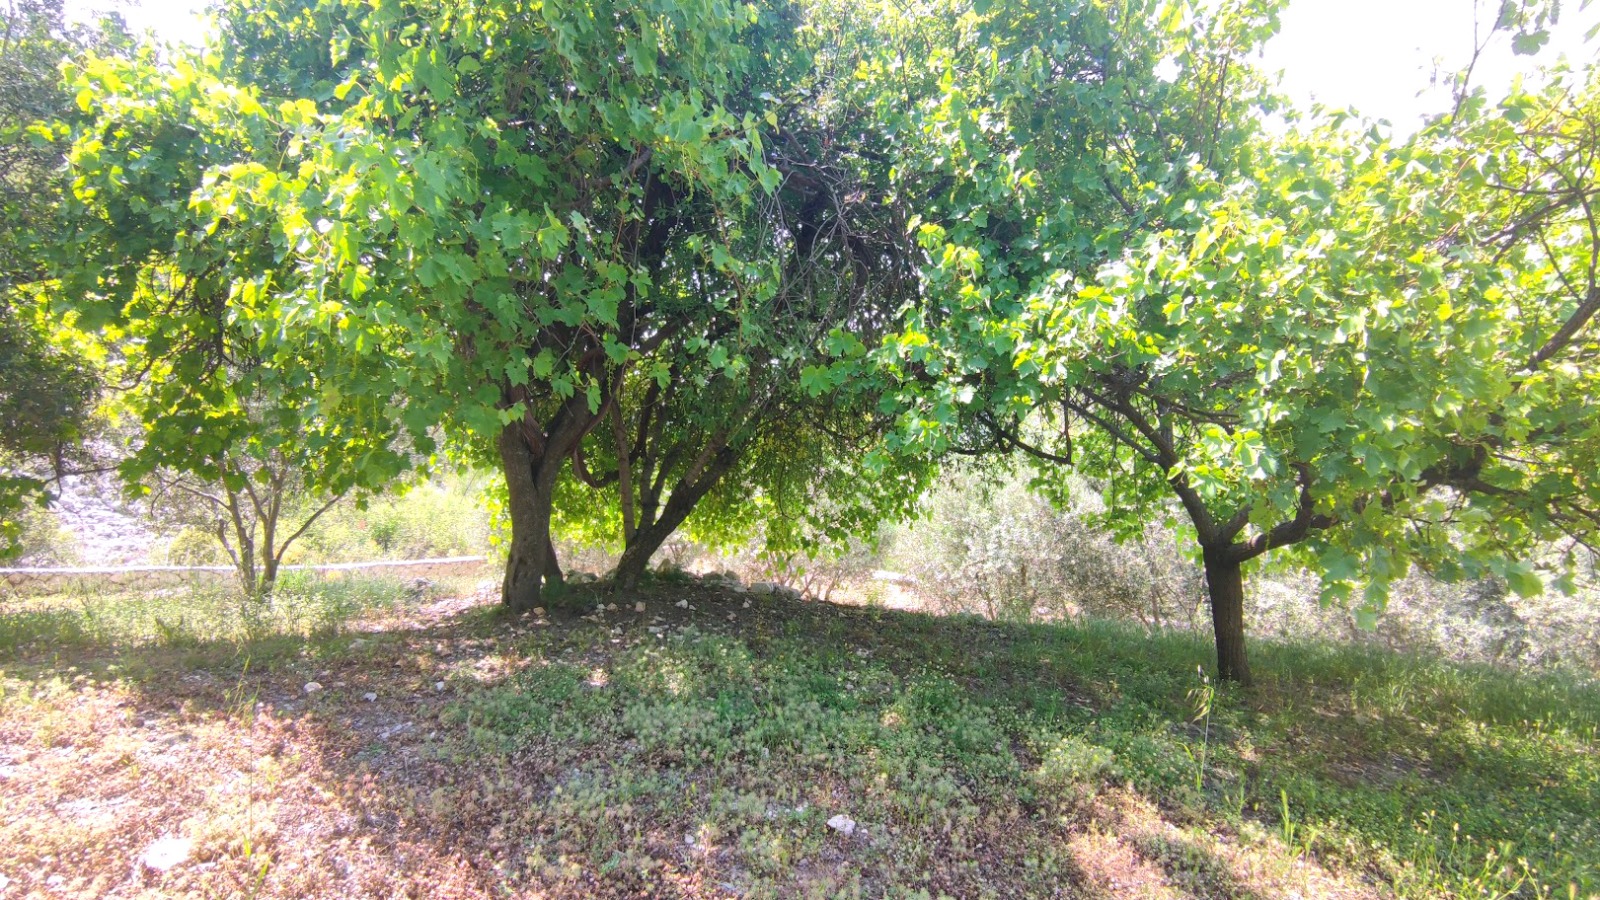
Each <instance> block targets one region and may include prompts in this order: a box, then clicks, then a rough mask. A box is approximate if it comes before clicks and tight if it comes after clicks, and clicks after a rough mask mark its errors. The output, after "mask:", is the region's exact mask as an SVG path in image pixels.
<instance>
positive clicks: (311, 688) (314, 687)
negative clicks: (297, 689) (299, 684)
mask: <svg viewBox="0 0 1600 900" xmlns="http://www.w3.org/2000/svg"><path fill="white" fill-rule="evenodd" d="M320 690H322V684H321V683H320V682H316V681H308V682H306V693H308V694H315V693H316V692H317V691H320Z"/></svg>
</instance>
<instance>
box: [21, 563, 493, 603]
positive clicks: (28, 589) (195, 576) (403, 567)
mask: <svg viewBox="0 0 1600 900" xmlns="http://www.w3.org/2000/svg"><path fill="white" fill-rule="evenodd" d="M488 569H489V561H488V560H487V559H486V558H484V557H482V556H457V557H451V558H448V559H416V560H399V561H394V562H365V563H337V564H332V565H322V566H284V567H283V569H282V570H280V571H281V572H285V573H287V572H310V573H313V574H314V575H316V576H318V577H320V578H326V579H339V578H352V577H365V578H395V579H403V580H409V579H413V578H428V579H434V578H464V577H472V576H474V575H482V574H486V573H487V571H488ZM236 577H237V576H236V575H235V574H234V570H233V568H232V567H231V566H117V567H111V568H76V569H0V589H3V590H6V591H10V592H14V593H19V594H59V593H65V592H67V591H74V590H77V591H124V590H128V591H132V590H140V591H143V590H154V589H157V588H170V587H184V586H190V585H198V584H223V583H227V582H229V581H231V580H233V579H235V578H236Z"/></svg>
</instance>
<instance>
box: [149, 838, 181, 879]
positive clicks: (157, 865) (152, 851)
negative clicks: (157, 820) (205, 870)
mask: <svg viewBox="0 0 1600 900" xmlns="http://www.w3.org/2000/svg"><path fill="white" fill-rule="evenodd" d="M193 852H194V841H191V840H189V839H188V838H176V837H167V838H162V839H161V840H159V841H156V842H155V843H153V844H151V845H150V846H148V847H146V848H144V852H143V853H141V854H139V861H140V862H142V863H144V864H145V865H146V866H147V867H149V868H151V869H154V870H156V871H157V872H165V871H167V870H168V869H171V868H172V867H173V866H179V865H182V864H183V863H185V862H187V861H188V860H189V854H190V853H193Z"/></svg>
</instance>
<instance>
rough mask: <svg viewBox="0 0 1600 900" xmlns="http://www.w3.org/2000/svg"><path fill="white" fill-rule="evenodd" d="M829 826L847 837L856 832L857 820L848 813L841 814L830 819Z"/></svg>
mask: <svg viewBox="0 0 1600 900" xmlns="http://www.w3.org/2000/svg"><path fill="white" fill-rule="evenodd" d="M828 827H829V828H832V829H833V830H834V831H837V832H839V833H840V834H842V835H844V836H845V837H849V836H850V835H852V834H855V833H856V820H855V819H852V818H850V817H849V816H847V815H844V814H840V815H837V816H834V817H833V818H831V819H829V820H828Z"/></svg>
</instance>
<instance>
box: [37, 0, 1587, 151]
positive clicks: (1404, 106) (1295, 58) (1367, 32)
mask: <svg viewBox="0 0 1600 900" xmlns="http://www.w3.org/2000/svg"><path fill="white" fill-rule="evenodd" d="M1476 4H1477V5H1478V6H1480V7H1482V10H1481V14H1482V15H1485V16H1489V15H1491V10H1492V8H1493V7H1497V6H1498V5H1499V0H1476ZM204 5H205V0H69V3H68V7H69V9H75V10H77V11H79V13H80V14H81V12H82V11H84V10H91V9H106V8H109V7H113V6H115V7H117V8H120V9H122V10H123V15H124V16H125V17H126V18H127V20H128V23H129V24H130V25H131V26H132V27H133V28H134V30H136V31H139V30H144V29H150V30H153V31H155V32H156V33H157V34H158V35H160V36H161V37H162V38H165V39H167V40H172V41H183V42H188V43H199V41H200V39H201V35H202V34H203V33H204V24H203V21H202V20H201V19H200V18H199V17H198V15H197V12H196V11H197V10H199V9H201V8H203V7H204ZM1474 5H1475V0H1291V2H1290V5H1289V9H1288V11H1287V12H1286V13H1285V14H1284V16H1283V28H1282V30H1281V31H1280V33H1279V34H1278V36H1277V37H1276V38H1274V39H1273V40H1272V41H1271V42H1270V43H1269V44H1268V45H1267V48H1266V53H1265V56H1264V59H1263V66H1264V68H1266V69H1268V70H1269V71H1271V70H1282V71H1283V82H1282V86H1283V89H1284V91H1285V92H1286V93H1287V94H1288V95H1289V96H1290V97H1292V98H1293V99H1294V100H1295V101H1296V102H1297V103H1299V104H1301V105H1303V106H1309V105H1310V103H1311V102H1312V101H1313V100H1318V101H1321V102H1322V103H1324V104H1327V105H1329V106H1332V107H1346V106H1354V107H1356V108H1357V109H1358V110H1360V111H1361V112H1362V113H1364V114H1366V115H1369V116H1373V117H1376V118H1384V119H1388V120H1390V121H1391V122H1393V123H1394V124H1395V126H1396V127H1397V128H1399V129H1401V130H1404V131H1409V130H1411V129H1412V128H1414V127H1415V126H1416V125H1417V124H1418V122H1419V120H1420V119H1421V118H1422V117H1423V116H1425V115H1427V114H1429V113H1431V112H1437V111H1439V110H1441V109H1443V108H1444V107H1445V106H1447V105H1448V103H1449V94H1448V91H1447V90H1441V89H1438V88H1434V87H1431V85H1432V84H1433V76H1434V73H1435V72H1440V73H1450V72H1455V71H1457V70H1459V69H1461V68H1463V67H1465V66H1466V64H1467V61H1468V60H1469V59H1470V58H1471V56H1472V48H1473V9H1474ZM1562 5H1563V7H1564V9H1563V16H1562V21H1561V23H1560V24H1559V25H1558V26H1557V28H1556V30H1555V35H1554V38H1553V40H1552V41H1551V43H1550V45H1549V46H1548V47H1547V48H1546V50H1545V52H1543V53H1541V54H1540V55H1539V56H1538V57H1537V58H1535V59H1537V60H1546V61H1554V59H1555V58H1556V56H1557V55H1560V54H1562V53H1564V54H1565V55H1566V56H1567V57H1568V58H1569V60H1570V61H1571V62H1572V63H1573V64H1574V65H1576V66H1582V65H1585V64H1588V63H1592V62H1593V61H1594V60H1595V58H1596V57H1600V38H1597V39H1596V40H1595V41H1591V42H1589V43H1587V44H1586V43H1585V42H1584V41H1583V34H1584V32H1585V31H1587V30H1588V29H1589V28H1591V27H1593V26H1594V25H1595V24H1596V23H1597V22H1600V3H1594V4H1592V5H1591V6H1590V8H1589V10H1588V11H1587V12H1580V11H1579V10H1578V9H1577V7H1578V6H1579V5H1580V4H1579V3H1577V2H1574V0H1569V2H1566V3H1564V4H1562ZM1483 27H1484V28H1485V29H1486V28H1487V23H1485V24H1484V25H1483ZM1534 64H1535V62H1534V59H1530V58H1529V57H1519V56H1515V55H1513V54H1512V53H1511V48H1510V42H1509V40H1508V39H1507V38H1505V37H1504V36H1501V37H1500V38H1499V39H1497V42H1496V43H1495V45H1494V46H1493V47H1492V48H1491V50H1490V51H1489V52H1488V53H1487V54H1485V56H1484V58H1483V59H1481V60H1480V61H1479V63H1478V66H1477V69H1476V70H1475V72H1474V78H1473V80H1474V82H1475V83H1477V84H1482V85H1484V86H1486V87H1488V88H1489V89H1490V91H1491V92H1495V91H1500V90H1503V89H1504V88H1505V86H1506V85H1508V84H1509V83H1510V82H1511V79H1512V77H1513V75H1514V74H1515V73H1517V72H1519V71H1527V70H1529V69H1530V68H1531V67H1532V66H1533V65H1534Z"/></svg>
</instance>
